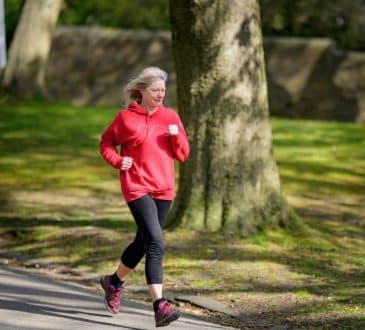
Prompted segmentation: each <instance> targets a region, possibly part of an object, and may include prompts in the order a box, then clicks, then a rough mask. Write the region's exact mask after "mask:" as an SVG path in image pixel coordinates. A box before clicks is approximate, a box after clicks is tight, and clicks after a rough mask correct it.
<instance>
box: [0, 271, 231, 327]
mask: <svg viewBox="0 0 365 330" xmlns="http://www.w3.org/2000/svg"><path fill="white" fill-rule="evenodd" d="M154 328H155V326H154V318H153V313H152V310H151V309H150V308H147V307H146V306H143V305H140V304H136V303H132V302H129V301H122V311H121V312H120V313H119V314H118V315H117V316H111V314H109V313H108V312H106V311H105V309H104V302H103V297H102V292H101V291H100V292H95V291H93V290H89V289H86V288H84V287H81V286H78V285H74V284H69V283H65V282H61V281H56V280H52V279H49V278H48V277H45V276H41V275H38V274H33V273H30V272H26V271H22V270H18V269H15V268H11V267H4V266H0V329H1V330H10V329H11V330H33V329H52V330H54V329H57V330H58V329H60V330H61V329H65V330H66V329H67V330H73V329H77V330H83V329H87V330H92V329H98V330H101V329H107V330H108V329H134V330H140V329H154ZM165 329H171V330H173V329H184V330H189V329H199V330H203V329H211V330H219V329H229V328H227V327H223V326H220V325H216V324H210V323H206V322H203V321H200V320H196V319H194V318H191V317H187V316H182V317H181V318H180V319H179V320H178V321H176V322H174V323H172V324H171V325H169V326H168V327H166V328H165Z"/></svg>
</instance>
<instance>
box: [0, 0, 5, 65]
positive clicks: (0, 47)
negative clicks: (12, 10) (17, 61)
mask: <svg viewBox="0 0 365 330" xmlns="http://www.w3.org/2000/svg"><path fill="white" fill-rule="evenodd" d="M5 66H6V38H5V15H4V0H0V70H1V69H3V68H5Z"/></svg>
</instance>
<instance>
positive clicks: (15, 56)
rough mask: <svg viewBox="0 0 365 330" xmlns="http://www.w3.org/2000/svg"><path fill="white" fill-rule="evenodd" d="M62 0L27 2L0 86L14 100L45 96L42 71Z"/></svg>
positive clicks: (33, 0) (34, 0) (31, 0)
mask: <svg viewBox="0 0 365 330" xmlns="http://www.w3.org/2000/svg"><path fill="white" fill-rule="evenodd" d="M61 6H62V0H27V1H26V2H25V4H24V6H23V9H22V13H21V16H20V20H19V23H18V25H17V28H16V31H15V35H14V38H13V41H12V43H11V45H10V49H9V58H8V63H7V65H6V67H5V72H4V77H3V85H4V87H6V88H8V89H9V90H10V91H11V92H12V93H14V94H15V95H17V96H22V97H28V96H31V95H34V94H41V95H46V87H45V70H46V64H47V59H48V55H49V50H50V47H51V41H52V33H53V29H54V27H55V25H56V23H57V20H58V15H59V12H60V10H61Z"/></svg>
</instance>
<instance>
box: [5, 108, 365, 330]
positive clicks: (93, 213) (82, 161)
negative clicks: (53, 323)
mask: <svg viewBox="0 0 365 330" xmlns="http://www.w3.org/2000/svg"><path fill="white" fill-rule="evenodd" d="M117 111H118V109H106V108H91V107H90V108H88V107H84V108H82V107H77V108H76V107H72V106H69V105H64V104H47V103H42V102H33V103H29V104H23V105H22V104H11V103H2V104H1V103H0V129H1V138H0V152H1V157H0V203H1V204H0V205H1V206H0V252H2V253H4V252H9V251H10V252H12V253H17V255H22V256H26V257H27V258H29V259H30V258H33V259H34V258H35V259H37V260H46V261H50V262H52V263H53V264H55V265H59V266H60V267H63V269H64V268H65V267H66V268H67V269H69V270H80V269H82V270H87V271H89V272H94V273H95V274H103V273H105V272H110V271H112V270H113V269H114V267H115V265H116V263H117V262H118V260H119V254H120V251H121V250H122V249H123V248H124V247H125V246H126V244H127V242H128V241H130V240H131V239H132V238H133V235H134V223H133V220H132V218H131V216H130V214H129V212H128V209H127V208H126V206H125V203H124V201H123V199H122V197H121V195H120V192H119V181H118V173H117V171H115V170H114V169H112V168H111V167H109V166H108V165H107V164H106V163H105V162H104V160H103V159H102V158H101V156H100V155H99V150H98V140H99V137H100V133H101V132H102V131H103V129H104V128H105V127H106V125H107V124H108V123H109V122H110V121H111V120H112V118H113V117H114V116H115V114H116V113H117ZM272 128H273V139H274V153H275V156H276V159H277V163H278V166H279V172H280V176H281V181H282V188H283V191H284V193H285V195H286V196H287V198H288V200H289V203H290V204H291V205H293V207H294V208H295V210H296V211H297V213H298V214H299V215H300V216H301V217H302V219H303V221H304V222H305V223H306V224H307V227H306V229H303V230H302V231H300V232H290V231H287V230H283V229H278V230H266V231H265V232H263V233H260V234H258V235H256V236H254V237H250V238H239V237H235V236H227V235H222V234H220V233H205V232H198V231H190V230H177V231H174V232H166V245H167V249H166V256H165V260H164V265H165V279H166V280H165V283H166V289H167V290H168V291H170V292H171V293H173V294H176V293H190V294H201V295H207V296H210V297H212V298H214V299H216V300H219V301H222V302H224V303H225V304H226V305H228V306H230V307H231V308H234V309H237V310H239V311H241V312H242V320H241V321H240V322H241V323H240V324H241V326H242V327H243V326H245V325H247V324H249V323H250V322H251V323H253V324H255V322H258V321H260V320H261V324H262V322H268V324H269V323H270V324H274V325H275V324H288V325H289V328H291V327H292V328H295V327H303V328H305V329H311V328H313V329H327V328H328V329H363V328H365V288H364V283H365V242H364V238H365V216H364V214H365V212H364V211H365V210H364V205H365V128H364V127H361V126H356V125H353V124H343V123H330V122H315V121H304V120H287V119H277V118H274V119H272ZM143 268H144V267H143V265H140V266H139V267H138V268H137V269H136V270H135V271H134V272H133V274H132V276H131V279H130V282H129V283H131V284H138V285H144V275H143ZM131 292H132V293H133V294H132V293H130V296H128V294H127V296H128V297H129V298H136V297H137V298H140V299H143V298H142V297H144V296H145V292H143V296H142V295H141V294H139V293H138V292H136V291H133V290H131ZM245 322H246V323H245ZM251 323H250V324H251Z"/></svg>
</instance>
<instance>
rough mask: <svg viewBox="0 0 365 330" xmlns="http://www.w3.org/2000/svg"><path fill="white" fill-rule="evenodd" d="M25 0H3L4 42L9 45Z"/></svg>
mask: <svg viewBox="0 0 365 330" xmlns="http://www.w3.org/2000/svg"><path fill="white" fill-rule="evenodd" d="M24 2H25V0H5V2H4V6H5V31H6V42H7V46H8V47H9V45H10V42H11V40H12V39H13V35H14V32H15V29H16V25H17V23H18V19H19V15H20V12H21V8H22V6H23V3H24Z"/></svg>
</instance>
